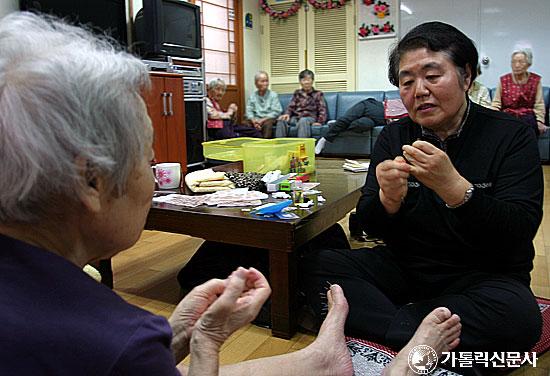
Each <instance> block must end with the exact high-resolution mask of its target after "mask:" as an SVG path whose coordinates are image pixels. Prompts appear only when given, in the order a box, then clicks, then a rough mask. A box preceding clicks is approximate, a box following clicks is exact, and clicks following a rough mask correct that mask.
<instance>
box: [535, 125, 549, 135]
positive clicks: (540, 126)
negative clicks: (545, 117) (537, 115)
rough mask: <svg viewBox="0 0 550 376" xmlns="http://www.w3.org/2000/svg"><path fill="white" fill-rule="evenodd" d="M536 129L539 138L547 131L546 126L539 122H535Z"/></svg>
mask: <svg viewBox="0 0 550 376" xmlns="http://www.w3.org/2000/svg"><path fill="white" fill-rule="evenodd" d="M537 127H538V129H539V134H540V135H541V136H542V135H543V134H544V133H545V132H546V131H547V130H548V127H547V126H546V124H544V123H543V122H541V121H537Z"/></svg>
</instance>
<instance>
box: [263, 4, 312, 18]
mask: <svg viewBox="0 0 550 376" xmlns="http://www.w3.org/2000/svg"><path fill="white" fill-rule="evenodd" d="M301 5H302V1H301V0H295V1H294V3H292V5H291V6H290V8H288V9H287V10H285V11H275V10H273V9H271V7H270V6H269V4H268V3H267V0H260V7H261V8H262V9H263V10H264V11H265V12H266V13H267V14H269V15H270V16H271V17H273V18H278V19H282V18H288V17H290V16H292V15H294V14H296V12H298V9H300V6H301Z"/></svg>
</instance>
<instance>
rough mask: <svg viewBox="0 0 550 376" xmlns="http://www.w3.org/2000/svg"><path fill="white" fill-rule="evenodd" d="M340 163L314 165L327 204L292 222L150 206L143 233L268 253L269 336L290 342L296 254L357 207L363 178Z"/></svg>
mask: <svg viewBox="0 0 550 376" xmlns="http://www.w3.org/2000/svg"><path fill="white" fill-rule="evenodd" d="M341 166H342V162H341V161H336V160H319V161H317V173H316V177H315V179H316V180H317V181H318V182H320V183H321V184H320V185H319V186H318V187H317V189H318V190H321V191H322V196H323V197H324V198H325V199H326V202H325V203H324V204H323V205H317V206H316V207H312V208H311V209H310V210H301V209H298V210H296V211H294V212H295V213H296V214H298V215H299V216H300V218H299V219H295V220H288V221H284V220H279V219H274V218H262V217H257V216H253V215H251V214H250V213H249V212H243V211H242V210H241V208H215V207H204V206H201V207H197V208H184V207H180V206H174V205H169V204H161V203H153V206H152V208H151V211H150V212H149V216H148V217H147V223H146V225H145V228H146V229H148V230H158V231H166V232H173V233H179V234H186V235H190V236H194V237H198V238H202V239H205V240H211V241H216V242H224V243H231V244H237V245H244V246H249V247H256V248H264V249H267V250H269V263H270V265H269V266H270V284H271V288H272V290H273V293H272V295H271V299H272V300H271V322H272V334H273V335H274V336H276V337H281V338H287V339H288V338H291V337H292V336H293V334H294V333H295V332H296V315H295V313H296V295H295V292H296V280H297V263H296V255H295V252H294V251H295V250H296V249H297V248H298V247H300V246H301V245H303V244H304V243H306V242H308V241H309V240H311V239H312V238H314V237H315V236H317V235H318V234H320V233H321V232H323V231H325V230H326V229H328V228H329V227H331V226H332V225H334V224H335V223H336V222H338V221H339V220H340V219H342V218H343V217H344V216H345V215H346V214H347V213H348V212H349V211H350V210H352V209H353V208H354V207H355V205H356V204H357V200H358V199H359V196H360V189H361V187H362V186H363V184H364V182H365V178H366V173H351V172H345V171H344V170H343V169H342V167H341Z"/></svg>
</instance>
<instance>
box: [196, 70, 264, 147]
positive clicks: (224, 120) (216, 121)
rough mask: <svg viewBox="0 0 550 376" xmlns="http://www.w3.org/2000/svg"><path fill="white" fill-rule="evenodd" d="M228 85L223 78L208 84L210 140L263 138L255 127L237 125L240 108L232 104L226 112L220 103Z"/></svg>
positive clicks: (207, 107)
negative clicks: (244, 137)
mask: <svg viewBox="0 0 550 376" xmlns="http://www.w3.org/2000/svg"><path fill="white" fill-rule="evenodd" d="M225 89H226V85H225V82H224V81H223V80H222V79H221V78H215V79H213V80H212V81H210V83H209V84H208V96H207V97H206V112H207V113H208V120H207V121H206V127H207V128H208V138H210V139H212V140H222V139H226V138H233V137H243V136H246V137H262V132H261V131H260V130H258V129H257V128H255V127H254V126H248V125H238V124H236V123H235V118H236V116H237V110H238V107H237V105H236V104H235V103H231V104H230V105H229V106H228V108H227V111H224V110H223V108H222V106H221V104H220V101H221V100H222V98H223V96H224V94H225Z"/></svg>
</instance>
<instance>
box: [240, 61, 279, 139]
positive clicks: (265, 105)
mask: <svg viewBox="0 0 550 376" xmlns="http://www.w3.org/2000/svg"><path fill="white" fill-rule="evenodd" d="M254 84H255V85H256V89H257V90H256V91H255V92H253V93H252V94H250V96H249V97H248V100H247V102H246V120H247V122H248V125H249V126H253V127H254V128H256V129H258V130H261V131H262V136H263V138H273V125H275V122H276V121H277V118H278V117H279V115H280V114H281V112H282V111H283V108H282V107H281V102H279V96H278V95H277V93H276V92H274V91H272V90H269V76H268V74H267V72H264V71H259V72H258V73H256V74H255V75H254Z"/></svg>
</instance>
